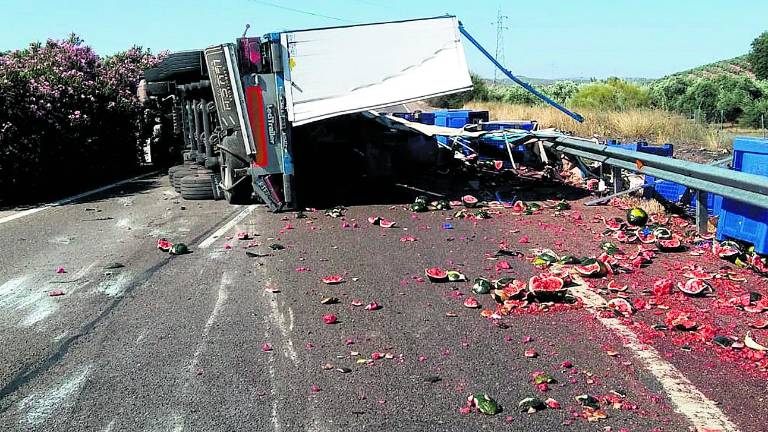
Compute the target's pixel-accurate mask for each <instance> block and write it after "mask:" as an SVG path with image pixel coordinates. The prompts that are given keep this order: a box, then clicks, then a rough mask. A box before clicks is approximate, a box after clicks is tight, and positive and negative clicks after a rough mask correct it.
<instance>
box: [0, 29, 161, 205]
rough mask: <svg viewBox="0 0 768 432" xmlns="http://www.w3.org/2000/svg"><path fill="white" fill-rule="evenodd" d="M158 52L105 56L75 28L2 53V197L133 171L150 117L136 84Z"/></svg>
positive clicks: (26, 195)
mask: <svg viewBox="0 0 768 432" xmlns="http://www.w3.org/2000/svg"><path fill="white" fill-rule="evenodd" d="M157 60H158V58H157V57H156V56H154V55H152V54H151V53H150V52H149V51H146V50H143V49H142V48H139V47H133V48H131V49H129V50H127V51H123V52H120V53H117V54H114V55H111V56H108V57H100V56H98V55H97V54H96V53H95V52H94V51H93V50H92V49H91V48H90V47H89V46H88V45H86V44H85V43H84V41H83V40H82V39H80V38H79V37H77V36H76V35H71V36H70V37H69V38H68V39H65V40H48V41H47V42H45V43H33V44H31V45H30V46H29V47H27V48H25V49H22V50H18V51H11V52H5V53H0V173H2V175H0V203H3V202H4V201H5V200H24V199H26V198H29V197H30V196H32V195H35V196H38V197H40V196H43V197H44V196H47V195H50V194H52V193H55V192H56V191H63V190H66V189H68V188H71V187H81V186H84V185H88V184H94V183H96V182H99V181H103V180H105V179H110V178H115V177H119V176H123V175H126V174H128V173H131V172H135V171H136V170H137V168H138V167H139V163H140V155H139V152H140V150H141V145H142V142H143V139H142V136H141V134H142V131H143V130H144V129H145V126H146V123H147V122H146V121H147V120H148V119H145V118H143V117H144V116H143V114H144V113H143V110H142V109H141V107H140V105H139V103H138V100H137V97H136V87H137V85H138V82H139V80H140V79H141V76H142V74H143V71H144V69H145V68H147V67H150V66H151V65H153V64H155V63H156V62H157Z"/></svg>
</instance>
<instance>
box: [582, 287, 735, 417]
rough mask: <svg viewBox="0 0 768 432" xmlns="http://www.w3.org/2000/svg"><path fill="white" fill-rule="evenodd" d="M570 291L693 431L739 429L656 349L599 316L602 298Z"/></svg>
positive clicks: (616, 322)
mask: <svg viewBox="0 0 768 432" xmlns="http://www.w3.org/2000/svg"><path fill="white" fill-rule="evenodd" d="M571 291H572V292H573V293H574V294H575V295H576V296H578V297H579V298H581V300H582V301H583V302H584V305H585V306H587V308H588V310H589V311H590V312H591V313H592V314H593V315H594V316H595V318H597V320H598V321H600V323H602V324H603V325H604V326H605V327H606V328H608V329H609V330H611V331H613V332H614V333H615V334H616V335H618V336H619V337H620V338H621V339H622V340H623V341H624V346H625V347H626V348H627V349H628V350H629V351H631V352H632V353H633V354H634V355H635V357H637V358H638V359H639V360H640V362H641V363H642V364H643V366H644V367H645V369H646V370H648V371H649V372H650V373H651V374H653V376H654V377H656V379H657V380H658V381H659V383H660V384H661V386H662V387H663V388H664V392H665V393H666V394H667V396H668V397H669V400H670V401H671V402H672V404H673V405H674V406H675V411H677V412H678V413H680V414H682V415H683V416H685V417H686V418H687V419H688V420H689V421H690V422H691V423H692V424H693V426H694V427H695V428H696V430H718V431H722V432H738V430H739V429H738V427H737V426H736V425H735V424H734V423H733V422H731V421H730V420H729V419H728V417H727V416H726V415H725V413H724V412H723V411H722V410H721V409H720V408H719V407H718V406H717V404H715V402H713V401H711V400H710V399H708V398H707V397H706V396H705V395H704V394H703V393H702V392H700V391H699V390H698V389H697V388H696V386H694V385H693V383H691V381H690V380H688V378H686V377H685V375H683V374H682V372H680V371H679V370H678V369H677V368H676V367H674V366H673V365H671V364H670V363H668V362H666V361H664V360H663V359H662V357H661V355H660V354H659V352H658V351H656V349H654V348H653V347H651V346H648V345H645V344H642V343H641V342H640V341H639V339H638V338H637V335H636V334H635V332H633V331H632V330H631V329H629V328H628V327H627V326H625V325H624V324H622V323H621V321H619V320H618V319H617V318H606V317H603V316H601V315H600V313H599V310H598V309H599V308H601V307H605V306H606V305H607V302H606V300H605V299H604V298H603V297H602V296H600V295H599V294H597V293H596V292H594V291H592V290H590V289H589V287H587V286H586V285H584V284H581V283H580V284H578V286H576V287H574V288H571Z"/></svg>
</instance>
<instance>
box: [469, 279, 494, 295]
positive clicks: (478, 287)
mask: <svg viewBox="0 0 768 432" xmlns="http://www.w3.org/2000/svg"><path fill="white" fill-rule="evenodd" d="M491 288H492V285H491V282H490V281H489V280H488V279H485V278H477V279H475V284H474V285H473V286H472V292H474V293H475V294H488V293H490V292H491Z"/></svg>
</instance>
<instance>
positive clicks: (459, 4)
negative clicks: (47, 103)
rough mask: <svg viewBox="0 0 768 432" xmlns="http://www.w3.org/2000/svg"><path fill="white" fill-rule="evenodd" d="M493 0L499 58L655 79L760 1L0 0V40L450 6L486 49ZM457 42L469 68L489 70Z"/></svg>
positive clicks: (552, 74)
mask: <svg viewBox="0 0 768 432" xmlns="http://www.w3.org/2000/svg"><path fill="white" fill-rule="evenodd" d="M271 5H278V6H280V7H282V8H292V9H297V10H301V11H306V12H311V13H315V14H318V15H325V17H323V16H316V15H309V14H305V13H299V12H294V11H290V10H286V9H281V8H279V7H274V6H271ZM499 7H501V10H502V12H503V13H504V14H505V15H507V16H509V20H508V22H507V27H508V28H509V29H508V30H506V31H505V33H504V37H505V41H506V44H505V46H506V49H505V54H506V64H507V65H508V68H509V69H510V70H512V71H513V72H514V73H517V74H520V75H525V76H529V77H537V78H562V77H598V78H603V77H607V76H623V77H648V78H655V77H659V76H663V75H666V74H669V73H673V72H676V71H679V70H683V69H687V68H690V67H695V66H698V65H701V64H704V63H709V62H712V61H716V60H721V59H726V58H730V57H734V56H737V55H740V54H744V53H746V52H747V51H748V50H749V44H750V42H751V41H752V40H753V39H754V38H755V37H756V36H757V35H758V34H760V33H761V32H763V31H766V30H768V1H766V0H737V1H734V0H729V1H725V0H639V1H625V0H582V1H573V0H537V1H519V0H511V1H510V0H508V1H498V0H496V1H486V0H474V1H467V0H462V1H458V0H442V1H432V0H421V1H414V0H410V1H409V0H323V1H311V0H293V1H285V0H220V1H202V0H183V1H182V0H161V1H151V0H124V1H116V0H99V1H96V0H73V1H69V2H62V1H61V0H57V1H53V0H0V50H10V49H18V48H23V47H24V46H26V45H27V44H28V43H29V42H31V41H36V40H45V39H47V38H49V37H53V38H61V37H64V36H66V35H67V34H68V33H70V32H75V33H77V34H79V35H80V36H81V37H83V38H84V39H85V40H86V42H87V43H89V44H90V45H92V46H93V47H94V48H95V49H96V50H97V52H99V53H100V54H109V53H112V52H115V51H119V50H122V49H126V48H129V47H130V46H131V45H133V44H137V45H142V46H145V47H149V48H151V49H152V50H153V51H159V50H163V49H169V50H180V49H191V48H200V47H204V46H206V45H212V44H215V43H220V42H225V41H231V40H234V39H235V38H236V37H237V36H239V35H240V34H241V33H242V31H243V29H244V27H245V24H246V23H250V24H251V30H250V34H252V35H259V34H263V33H266V32H271V31H279V30H284V29H292V28H307V27H321V26H328V25H339V24H343V23H346V22H351V23H361V22H375V21H386V20H396V19H405V18H416V17H426V16H436V15H443V14H446V13H450V14H453V15H456V16H458V17H459V18H460V19H461V20H462V21H463V22H464V24H465V26H466V27H467V28H468V30H469V31H470V33H472V34H474V35H475V38H477V39H478V40H479V41H481V43H483V44H484V45H485V46H486V47H487V48H488V49H489V50H490V51H491V52H493V51H494V49H495V43H496V30H495V26H494V25H493V22H494V21H495V19H496V12H497V10H498V8H499ZM332 18H336V19H332ZM340 20H343V21H340ZM384 42H385V41H382V43H384ZM414 43H418V41H414ZM371 49H375V47H371ZM466 52H467V58H468V59H469V63H470V67H471V69H473V70H474V71H476V72H479V73H480V74H481V75H484V76H489V77H490V76H492V75H493V69H492V67H491V66H490V64H489V63H488V62H487V61H485V60H484V59H483V58H481V57H480V55H479V54H478V53H477V51H476V50H475V49H474V48H472V47H467V48H466Z"/></svg>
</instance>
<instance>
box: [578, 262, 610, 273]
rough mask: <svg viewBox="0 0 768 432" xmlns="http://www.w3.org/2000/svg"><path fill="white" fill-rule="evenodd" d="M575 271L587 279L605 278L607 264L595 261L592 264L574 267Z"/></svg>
mask: <svg viewBox="0 0 768 432" xmlns="http://www.w3.org/2000/svg"><path fill="white" fill-rule="evenodd" d="M574 270H576V272H578V273H579V274H580V275H582V276H586V277H603V276H605V274H606V273H607V271H606V269H605V264H603V263H601V262H599V261H597V260H595V262H593V263H591V264H585V265H578V266H575V267H574Z"/></svg>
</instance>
